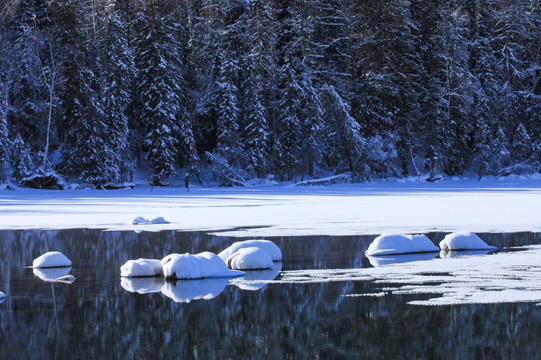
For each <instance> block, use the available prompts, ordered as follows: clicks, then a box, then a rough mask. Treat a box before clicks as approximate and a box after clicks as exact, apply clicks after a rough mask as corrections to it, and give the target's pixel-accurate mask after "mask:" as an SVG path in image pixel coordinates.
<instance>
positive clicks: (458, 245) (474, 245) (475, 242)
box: [440, 232, 497, 251]
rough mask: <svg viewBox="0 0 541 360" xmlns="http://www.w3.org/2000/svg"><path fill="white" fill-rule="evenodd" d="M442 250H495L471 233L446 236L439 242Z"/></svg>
mask: <svg viewBox="0 0 541 360" xmlns="http://www.w3.org/2000/svg"><path fill="white" fill-rule="evenodd" d="M440 249H442V250H453V251H454V250H496V249H497V248H496V247H494V246H490V245H487V243H485V242H484V241H483V240H481V238H480V237H479V236H477V234H475V233H473V232H456V233H451V234H448V235H446V236H445V237H444V238H443V240H442V241H441V242H440Z"/></svg>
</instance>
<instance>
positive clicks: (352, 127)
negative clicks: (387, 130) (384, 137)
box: [322, 85, 370, 180]
mask: <svg viewBox="0 0 541 360" xmlns="http://www.w3.org/2000/svg"><path fill="white" fill-rule="evenodd" d="M322 107H323V110H324V116H323V119H324V124H325V125H324V126H325V129H324V130H325V147H326V155H325V156H326V160H327V162H328V163H329V166H330V167H331V168H332V169H334V171H335V172H342V171H350V172H351V173H352V176H353V178H354V179H357V180H362V179H365V178H366V177H367V176H370V174H369V173H368V169H367V168H366V155H367V154H366V139H365V138H363V136H362V135H361V132H360V131H361V127H360V125H359V123H358V122H357V121H356V120H355V119H354V118H353V117H352V116H351V115H350V111H351V109H350V106H349V104H347V103H346V102H345V101H344V99H343V98H342V97H341V96H340V95H339V94H338V93H337V92H336V90H335V89H334V87H333V86H330V85H326V86H324V87H323V88H322Z"/></svg>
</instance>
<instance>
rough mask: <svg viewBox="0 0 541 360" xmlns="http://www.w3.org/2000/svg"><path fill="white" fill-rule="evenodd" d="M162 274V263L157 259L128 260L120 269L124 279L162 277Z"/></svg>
mask: <svg viewBox="0 0 541 360" xmlns="http://www.w3.org/2000/svg"><path fill="white" fill-rule="evenodd" d="M162 273H163V270H162V265H161V262H160V260H156V259H142V258H140V259H137V260H128V261H126V262H125V263H124V265H122V266H121V267H120V276H122V277H148V276H160V275H161V274H162Z"/></svg>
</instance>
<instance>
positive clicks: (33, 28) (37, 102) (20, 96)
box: [7, 0, 45, 153]
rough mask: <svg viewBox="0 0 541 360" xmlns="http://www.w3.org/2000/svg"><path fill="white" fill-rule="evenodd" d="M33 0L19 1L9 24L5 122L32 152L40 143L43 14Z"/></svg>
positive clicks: (43, 101)
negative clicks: (12, 38) (9, 64)
mask: <svg viewBox="0 0 541 360" xmlns="http://www.w3.org/2000/svg"><path fill="white" fill-rule="evenodd" d="M42 6H43V4H41V5H40V4H38V3H37V2H36V1H34V0H24V1H21V2H20V3H19V8H18V11H17V13H16V15H15V16H14V17H13V18H12V23H11V27H12V28H13V29H15V31H14V34H15V36H16V39H15V43H14V58H13V72H12V82H11V88H10V92H9V98H10V100H9V102H10V107H9V111H8V113H7V117H8V122H9V123H10V124H12V128H11V132H12V136H13V137H14V136H15V134H17V133H19V134H20V135H21V137H22V138H23V139H24V140H25V142H26V143H27V144H28V145H29V146H30V147H31V149H32V151H33V152H36V153H37V151H38V150H39V148H40V147H41V145H42V143H43V142H44V140H45V139H44V137H43V136H42V134H43V130H44V128H45V126H44V122H43V120H44V116H43V112H44V108H45V100H44V94H45V93H44V86H43V84H42V83H41V79H40V77H41V64H40V58H39V56H40V52H41V51H42V49H41V43H42V42H43V34H41V33H40V30H39V27H38V26H39V23H40V20H42V18H43V17H44V16H45V14H44V13H43V11H42V10H43V9H41V7H42Z"/></svg>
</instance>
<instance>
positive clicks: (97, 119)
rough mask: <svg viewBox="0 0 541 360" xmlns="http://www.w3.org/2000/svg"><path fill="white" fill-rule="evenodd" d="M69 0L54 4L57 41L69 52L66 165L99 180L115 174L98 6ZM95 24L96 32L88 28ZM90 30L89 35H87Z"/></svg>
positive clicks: (64, 96) (63, 90)
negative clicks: (58, 25)
mask: <svg viewBox="0 0 541 360" xmlns="http://www.w3.org/2000/svg"><path fill="white" fill-rule="evenodd" d="M83 5H84V4H81V3H80V2H79V1H74V0H68V1H66V2H65V3H63V4H56V6H58V8H57V9H55V12H54V14H55V16H57V17H58V20H59V21H60V23H61V24H62V27H61V28H60V29H59V34H58V41H59V43H60V45H61V47H62V49H63V51H65V52H69V54H70V55H69V56H66V55H65V54H66V53H63V54H62V55H63V63H62V79H63V81H62V83H61V86H60V91H59V98H60V103H61V108H62V112H63V114H62V115H63V117H62V122H61V126H62V128H61V129H62V132H63V136H64V137H65V145H64V152H63V161H62V170H63V171H64V172H65V173H66V174H69V175H73V176H75V177H76V178H78V179H80V180H83V181H89V182H92V183H94V184H96V185H101V184H103V183H104V182H106V181H110V180H112V179H113V177H114V173H115V169H114V164H113V159H114V156H115V155H114V153H113V148H112V144H113V143H114V139H111V138H108V137H107V130H108V126H107V124H106V123H105V114H104V110H103V98H102V96H101V93H100V91H101V83H100V80H101V79H100V73H99V65H100V64H99V62H96V61H95V59H96V58H98V55H97V54H98V51H97V46H96V45H97V41H96V37H95V36H96V33H97V29H96V27H95V23H94V21H95V19H96V16H97V14H96V13H95V12H96V11H98V9H97V8H89V7H85V6H83ZM88 29H93V30H94V31H92V32H87V31H85V30H88ZM88 36H91V38H89V37H88Z"/></svg>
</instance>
